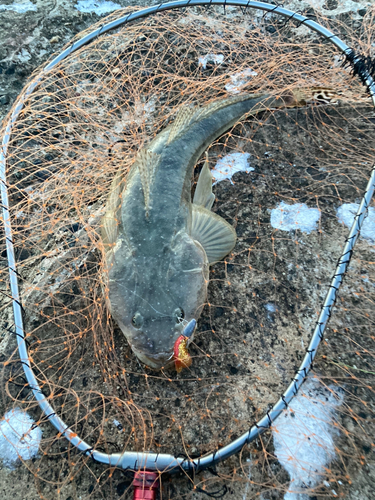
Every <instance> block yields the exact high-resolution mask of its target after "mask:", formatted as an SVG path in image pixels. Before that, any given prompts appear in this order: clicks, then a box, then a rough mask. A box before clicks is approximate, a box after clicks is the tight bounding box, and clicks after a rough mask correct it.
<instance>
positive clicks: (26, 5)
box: [0, 2, 38, 14]
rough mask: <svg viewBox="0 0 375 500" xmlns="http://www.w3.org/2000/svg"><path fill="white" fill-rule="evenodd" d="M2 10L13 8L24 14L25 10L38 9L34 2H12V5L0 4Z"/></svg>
mask: <svg viewBox="0 0 375 500" xmlns="http://www.w3.org/2000/svg"><path fill="white" fill-rule="evenodd" d="M0 10H13V11H14V12H18V13H19V14H23V13H24V12H29V11H30V10H32V11H34V12H35V11H37V10H38V9H37V6H36V5H34V4H33V3H32V2H25V3H12V4H10V5H3V4H0Z"/></svg>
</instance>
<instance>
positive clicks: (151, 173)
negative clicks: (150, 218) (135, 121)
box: [137, 149, 160, 213]
mask: <svg viewBox="0 0 375 500" xmlns="http://www.w3.org/2000/svg"><path fill="white" fill-rule="evenodd" d="M159 162H160V155H158V154H157V153H154V152H153V151H150V150H148V149H142V151H141V152H140V153H139V155H138V158H137V167H138V171H139V175H140V176H141V183H142V189H143V196H144V199H145V209H146V213H148V210H149V207H150V191H151V186H152V183H153V182H154V178H155V171H156V169H157V166H158V164H159Z"/></svg>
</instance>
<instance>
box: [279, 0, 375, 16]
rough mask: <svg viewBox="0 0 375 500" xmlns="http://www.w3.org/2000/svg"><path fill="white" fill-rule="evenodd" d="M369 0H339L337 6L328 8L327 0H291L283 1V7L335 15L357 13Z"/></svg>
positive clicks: (369, 4)
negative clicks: (308, 9) (307, 9)
mask: <svg viewBox="0 0 375 500" xmlns="http://www.w3.org/2000/svg"><path fill="white" fill-rule="evenodd" d="M371 5H372V3H371V2H366V1H363V0H360V1H358V0H357V1H355V0H339V1H338V2H337V7H336V8H334V9H332V8H331V9H330V8H329V3H327V0H302V1H301V0H291V1H286V2H284V3H283V7H284V8H285V9H291V10H298V9H301V10H303V9H305V8H307V7H309V8H312V9H314V10H317V11H319V12H321V13H323V14H325V15H327V14H328V15H330V16H337V15H338V14H345V13H347V12H353V13H357V11H358V10H360V9H363V8H364V7H367V6H368V7H369V6H371Z"/></svg>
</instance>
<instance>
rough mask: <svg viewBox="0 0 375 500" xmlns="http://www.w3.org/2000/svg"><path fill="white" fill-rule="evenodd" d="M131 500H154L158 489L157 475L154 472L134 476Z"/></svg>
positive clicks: (137, 473) (143, 472) (139, 473)
mask: <svg viewBox="0 0 375 500" xmlns="http://www.w3.org/2000/svg"><path fill="white" fill-rule="evenodd" d="M133 487H134V496H133V500H155V498H156V492H157V491H158V489H159V480H158V474H157V473H156V472H148V471H139V472H136V473H135V474H134V480H133Z"/></svg>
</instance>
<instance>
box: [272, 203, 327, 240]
mask: <svg viewBox="0 0 375 500" xmlns="http://www.w3.org/2000/svg"><path fill="white" fill-rule="evenodd" d="M319 219H320V210H319V209H318V208H309V207H308V206H307V205H305V203H295V204H294V205H288V204H287V203H285V202H283V201H282V202H281V203H280V204H279V205H278V206H277V207H276V208H274V209H273V210H271V226H272V227H274V228H275V229H281V230H282V231H292V230H293V229H299V230H300V231H303V232H304V233H307V234H310V233H311V231H314V230H315V229H317V228H318V226H317V222H318V221H319Z"/></svg>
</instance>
